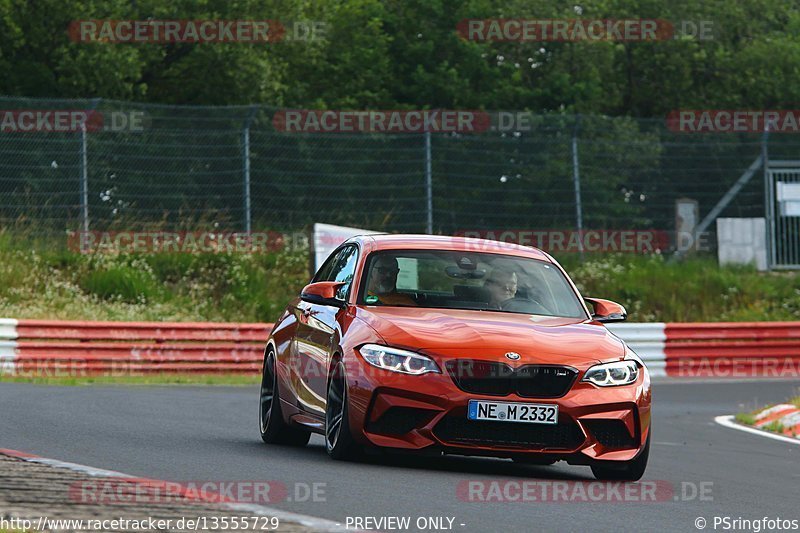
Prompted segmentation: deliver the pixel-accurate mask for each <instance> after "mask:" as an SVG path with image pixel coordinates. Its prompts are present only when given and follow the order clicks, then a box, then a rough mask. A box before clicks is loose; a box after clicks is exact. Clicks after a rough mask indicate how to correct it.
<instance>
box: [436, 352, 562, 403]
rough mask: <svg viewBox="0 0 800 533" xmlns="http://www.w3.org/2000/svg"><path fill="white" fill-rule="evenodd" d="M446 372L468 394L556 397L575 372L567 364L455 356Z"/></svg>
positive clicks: (560, 394) (560, 393) (448, 364)
mask: <svg viewBox="0 0 800 533" xmlns="http://www.w3.org/2000/svg"><path fill="white" fill-rule="evenodd" d="M446 367H447V371H448V372H449V374H450V377H451V378H452V379H453V382H454V383H455V384H456V386H457V387H458V388H459V389H461V390H463V391H465V392H469V393H472V394H488V395H490V396H507V395H509V394H514V393H516V394H517V395H519V396H523V397H525V398H558V397H560V396H564V395H565V394H566V393H567V392H568V391H569V389H570V387H572V384H573V383H574V381H575V378H576V377H577V376H578V371H577V370H575V369H574V368H570V367H567V366H557V365H525V366H521V367H519V368H517V369H514V368H512V367H511V366H509V365H507V364H505V363H495V362H491V361H476V360H471V359H459V360H454V361H448V362H447V364H446Z"/></svg>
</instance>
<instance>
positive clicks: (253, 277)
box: [0, 230, 800, 322]
mask: <svg viewBox="0 0 800 533" xmlns="http://www.w3.org/2000/svg"><path fill="white" fill-rule="evenodd" d="M0 257H2V261H0V279H2V280H3V282H2V283H0V317H12V318H22V319H24V318H47V319H62V320H70V319H71V320H132V321H141V320H152V321H220V322H272V321H274V320H276V319H277V318H278V317H279V316H280V313H281V312H282V310H283V309H284V307H285V305H286V303H287V302H288V301H289V300H290V299H291V298H293V297H295V296H296V295H297V294H298V293H299V291H300V289H301V288H302V287H303V285H304V284H306V283H307V282H308V279H309V273H308V258H309V252H308V250H302V249H299V250H295V251H291V252H289V251H278V252H270V253H263V254H237V253H217V254H215V253H201V254H176V253H173V254H167V253H154V254H124V253H123V254H110V253H94V254H81V253H78V252H74V251H69V250H67V249H66V248H65V247H64V243H58V242H54V241H53V240H52V239H51V240H49V241H47V240H44V241H43V240H37V239H35V238H32V237H30V238H27V237H26V236H25V235H20V234H16V233H14V234H12V233H10V232H9V231H4V230H0ZM557 259H559V261H561V262H562V264H563V265H564V266H565V268H566V269H567V271H568V272H569V274H570V276H571V277H572V278H573V279H574V280H575V282H576V284H577V285H578V287H579V288H580V289H581V292H582V293H583V294H584V296H593V297H597V298H608V299H610V300H615V301H618V302H619V303H621V304H623V305H625V307H626V308H627V309H628V316H629V320H631V321H634V322H654V321H655V322H719V321H764V320H800V275H799V274H798V273H794V272H771V273H761V272H757V271H756V270H755V269H754V268H750V267H719V266H718V265H717V261H716V259H715V258H711V257H695V258H689V259H685V260H683V261H680V262H677V261H674V262H673V261H670V260H669V259H668V258H665V257H663V256H661V255H652V256H634V255H622V254H619V255H603V256H587V257H586V259H585V260H583V261H581V260H580V258H579V257H578V256H577V255H576V254H564V255H562V256H559V257H558V258H557Z"/></svg>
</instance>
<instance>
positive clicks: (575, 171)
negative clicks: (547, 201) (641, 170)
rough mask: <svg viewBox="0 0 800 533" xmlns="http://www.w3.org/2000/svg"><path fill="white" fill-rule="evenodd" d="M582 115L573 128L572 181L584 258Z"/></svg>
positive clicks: (580, 244) (579, 237) (580, 243)
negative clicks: (579, 130)
mask: <svg viewBox="0 0 800 533" xmlns="http://www.w3.org/2000/svg"><path fill="white" fill-rule="evenodd" d="M580 120H581V116H580V115H576V116H575V127H574V128H573V129H572V181H573V183H574V186H575V223H576V225H577V226H578V251H579V252H580V255H581V260H583V205H582V204H581V171H580V161H579V160H578V125H579V123H580Z"/></svg>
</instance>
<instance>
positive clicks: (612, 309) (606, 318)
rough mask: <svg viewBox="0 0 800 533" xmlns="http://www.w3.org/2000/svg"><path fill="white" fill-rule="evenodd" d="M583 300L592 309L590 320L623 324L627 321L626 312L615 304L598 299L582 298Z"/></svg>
mask: <svg viewBox="0 0 800 533" xmlns="http://www.w3.org/2000/svg"><path fill="white" fill-rule="evenodd" d="M584 300H586V301H587V302H589V303H590V304H592V307H594V314H592V318H593V319H595V320H597V321H598V322H605V323H608V322H624V321H625V320H627V319H628V312H627V311H626V310H625V308H624V307H623V306H621V305H620V304H618V303H616V302H612V301H611V300H602V299H600V298H584Z"/></svg>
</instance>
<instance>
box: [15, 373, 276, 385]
mask: <svg viewBox="0 0 800 533" xmlns="http://www.w3.org/2000/svg"><path fill="white" fill-rule="evenodd" d="M260 382H261V376H259V375H241V374H150V375H143V376H79V377H66V376H65V377H58V376H24V375H17V376H10V375H2V374H0V383H32V384H35V385H66V386H75V385H256V384H258V383H260Z"/></svg>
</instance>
